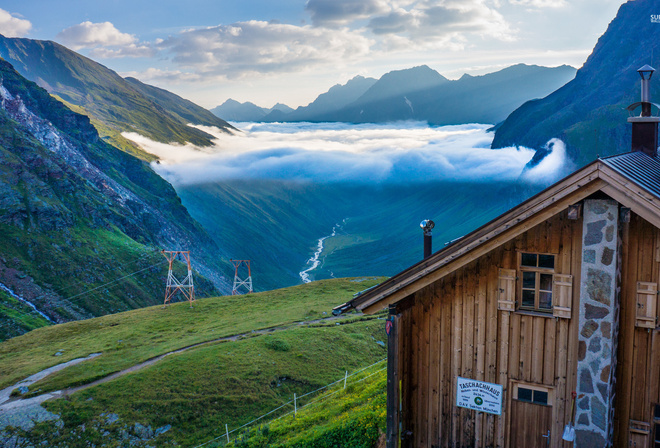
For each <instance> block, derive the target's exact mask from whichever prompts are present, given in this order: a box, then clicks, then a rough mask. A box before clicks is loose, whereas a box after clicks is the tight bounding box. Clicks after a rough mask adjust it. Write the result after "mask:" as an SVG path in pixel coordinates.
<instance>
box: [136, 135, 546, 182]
mask: <svg viewBox="0 0 660 448" xmlns="http://www.w3.org/2000/svg"><path fill="white" fill-rule="evenodd" d="M238 126H239V127H241V128H242V129H244V130H245V132H244V133H240V134H236V135H227V134H224V133H221V132H219V131H217V130H216V131H214V130H213V129H212V128H206V127H200V128H201V129H203V130H205V131H207V132H211V133H213V134H214V135H215V136H216V137H217V140H216V147H215V148H210V149H209V148H203V149H199V148H195V147H193V146H191V145H187V146H182V145H167V144H162V143H157V142H153V141H151V140H149V139H147V138H145V137H142V136H139V135H137V134H125V136H126V137H128V138H130V139H131V140H133V141H135V142H137V143H138V144H139V145H140V146H142V147H143V148H144V149H145V150H146V151H149V152H151V153H153V154H156V155H157V156H159V157H160V159H161V161H160V163H159V164H153V165H152V166H153V167H154V169H155V170H157V171H158V172H159V174H161V175H162V176H163V177H165V178H166V179H168V180H169V181H170V182H172V183H174V184H178V185H181V184H200V183H208V182H215V181H220V180H228V179H250V178H253V179H254V178H259V179H281V180H311V181H315V182H350V183H364V182H366V183H400V182H408V183H409V182H428V181H437V180H450V181H451V180H460V181H474V182H485V181H491V180H502V181H504V180H515V179H517V178H518V176H519V175H520V173H521V172H522V171H523V168H524V166H525V164H526V163H527V162H528V161H529V160H530V159H531V158H532V156H533V155H534V151H533V150H531V149H527V148H505V149H499V150H491V149H490V143H491V142H492V138H493V135H492V134H490V133H487V132H486V129H487V127H488V126H486V125H477V124H472V125H460V126H445V127H439V128H434V127H429V126H427V125H426V124H425V123H419V122H406V123H397V124H387V125H376V124H366V125H347V124H344V123H322V124H311V123H284V124H282V123H273V124H255V123H241V124H239V125H238ZM550 168H552V167H550ZM550 168H548V170H549V173H550V174H548V175H551V173H554V172H555V171H552V170H554V168H552V169H550Z"/></svg>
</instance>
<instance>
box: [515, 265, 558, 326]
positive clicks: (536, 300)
mask: <svg viewBox="0 0 660 448" xmlns="http://www.w3.org/2000/svg"><path fill="white" fill-rule="evenodd" d="M519 257H520V258H519V260H520V262H519V276H518V278H519V280H520V283H519V285H520V286H519V295H518V308H519V309H523V310H531V311H541V312H544V313H551V312H552V307H553V300H552V299H553V297H552V286H553V276H554V272H555V256H554V255H550V254H533V253H527V252H521V253H520V255H519Z"/></svg>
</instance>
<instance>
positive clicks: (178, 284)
mask: <svg viewBox="0 0 660 448" xmlns="http://www.w3.org/2000/svg"><path fill="white" fill-rule="evenodd" d="M160 252H161V253H162V254H163V255H164V256H165V258H167V261H169V263H170V267H169V270H168V271H167V286H166V287H165V302H164V305H167V304H168V303H169V301H170V300H171V299H172V297H173V296H174V294H176V292H177V291H180V292H181V294H183V296H184V297H185V298H186V299H187V300H188V302H189V303H190V308H192V304H193V302H194V301H195V286H194V284H193V274H192V268H191V266H190V251H187V250H161V251H160ZM178 256H180V257H181V258H183V261H185V262H186V263H187V265H188V275H187V276H186V278H184V279H183V281H179V280H178V279H177V278H176V277H175V276H174V273H173V272H172V264H173V263H174V260H176V258H177V257H178Z"/></svg>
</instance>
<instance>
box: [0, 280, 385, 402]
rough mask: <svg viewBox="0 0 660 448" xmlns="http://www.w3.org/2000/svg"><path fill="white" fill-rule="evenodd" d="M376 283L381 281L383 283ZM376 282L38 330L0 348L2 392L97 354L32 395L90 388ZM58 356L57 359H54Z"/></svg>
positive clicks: (298, 315)
mask: <svg viewBox="0 0 660 448" xmlns="http://www.w3.org/2000/svg"><path fill="white" fill-rule="evenodd" d="M381 280H382V279H381ZM376 283H377V280H376V279H368V280H364V281H354V280H349V279H340V280H328V281H321V282H316V283H314V284H308V285H301V286H295V287H291V288H287V289H281V290H276V291H268V292H263V293H256V294H251V295H245V296H227V297H218V298H209V299H204V300H198V301H197V302H196V304H195V307H194V308H193V309H190V308H188V305H187V303H177V304H174V305H172V306H170V307H168V308H165V309H163V308H162V307H161V306H153V307H149V308H142V309H138V310H132V311H127V312H123V313H118V314H113V315H109V316H103V317H99V318H96V319H89V320H83V321H76V322H69V323H66V324H62V325H57V326H53V327H47V328H41V329H38V330H35V331H32V332H30V333H28V334H25V335H23V336H19V337H16V338H13V339H10V340H8V341H5V342H3V343H1V344H0V388H3V387H7V386H9V385H11V384H13V383H15V382H17V381H19V380H21V379H22V378H25V377H27V376H29V375H31V374H33V373H36V372H38V371H40V370H42V369H45V368H47V367H50V366H53V365H56V364H59V363H61V362H66V361H68V360H71V359H74V358H78V357H82V356H87V355H89V354H91V353H96V352H103V355H102V356H99V357H98V358H96V359H94V360H92V361H88V362H85V363H83V364H79V365H78V366H73V367H70V368H68V369H66V370H63V371H61V372H59V373H57V374H54V375H51V376H49V377H48V378H46V379H45V380H43V381H42V382H40V383H36V384H35V385H34V386H33V387H32V388H31V389H32V390H37V389H41V391H42V392H43V391H50V390H58V389H61V388H65V387H69V386H72V385H77V384H84V383H88V382H90V381H92V380H94V379H97V378H99V377H103V376H106V375H109V374H110V373H112V372H115V371H118V370H121V369H124V368H126V367H130V366H132V365H134V364H137V363H139V362H141V361H145V360H147V359H149V358H152V357H154V356H157V355H160V354H162V353H165V352H168V351H171V350H175V349H177V348H180V347H185V346H187V345H190V344H195V343H197V342H203V341H208V340H212V339H216V338H220V337H223V336H228V335H233V334H239V333H243V332H249V331H251V330H253V329H258V328H266V327H271V326H276V325H284V324H287V323H291V322H296V321H301V320H310V319H317V318H321V317H323V316H324V315H323V313H324V312H326V313H328V312H329V311H330V309H331V308H332V307H334V306H336V305H337V304H340V303H342V302H344V301H346V300H348V299H350V298H351V297H352V295H353V294H355V293H356V292H359V291H362V290H364V289H366V288H368V287H371V286H373V285H374V284H376ZM60 350H62V351H63V353H64V354H63V356H60V357H54V356H53V355H54V354H55V353H56V352H58V351H60Z"/></svg>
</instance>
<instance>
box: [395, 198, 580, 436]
mask: <svg viewBox="0 0 660 448" xmlns="http://www.w3.org/2000/svg"><path fill="white" fill-rule="evenodd" d="M581 232H582V222H581V221H569V220H568V218H567V212H566V211H564V212H562V213H560V214H558V215H556V216H554V217H552V218H550V219H548V220H547V221H545V222H543V223H541V224H539V225H538V226H536V227H534V228H532V229H530V230H529V231H528V232H525V233H523V234H521V235H519V236H518V237H516V238H515V239H513V240H511V241H509V242H507V243H505V244H503V245H501V246H500V247H498V248H496V249H494V250H492V251H491V252H489V253H488V254H486V255H484V256H482V257H481V258H479V259H477V260H475V261H473V262H472V263H469V264H467V265H466V266H464V267H462V268H461V269H459V270H457V271H455V272H454V273H452V274H450V275H448V276H445V277H443V278H441V279H439V280H438V281H436V282H435V283H432V284H431V285H429V286H426V287H425V288H423V289H421V290H419V291H418V292H417V293H415V304H414V306H413V307H411V308H409V309H407V310H405V311H403V312H402V317H401V323H402V328H405V327H404V325H406V323H412V325H407V328H408V331H405V330H404V331H403V332H402V334H401V336H402V337H404V338H409V339H410V340H409V341H407V342H406V341H401V345H400V346H401V350H402V352H401V353H400V360H401V364H400V366H399V369H400V370H399V371H400V378H401V379H402V382H403V389H402V390H403V394H404V397H403V403H404V409H411V410H415V411H414V412H412V413H408V414H405V411H404V415H403V416H402V422H403V430H404V432H405V431H411V432H412V437H411V438H410V439H409V441H408V444H407V445H404V446H410V447H412V446H414V447H428V448H436V447H482V448H485V447H494V446H496V447H501V448H516V447H508V445H507V441H508V439H509V437H508V431H509V428H508V423H507V419H508V418H509V415H508V412H507V410H508V409H507V403H508V399H509V397H508V395H509V393H510V383H511V381H522V382H525V383H532V384H538V385H545V386H548V387H550V388H552V389H553V390H554V394H553V403H551V404H552V434H553V435H554V437H553V438H552V445H551V446H553V447H562V446H563V445H562V441H561V434H562V431H563V428H564V425H565V424H566V423H567V422H568V418H570V417H569V413H570V400H571V398H570V394H571V391H573V390H574V389H575V376H576V375H575V373H573V372H569V369H574V370H576V369H577V367H576V366H577V348H571V346H574V347H577V329H578V328H577V322H578V317H577V311H576V310H579V305H578V302H577V301H578V300H579V272H576V271H579V261H580V257H579V256H578V257H575V256H573V252H572V251H573V249H574V248H575V247H576V246H577V247H578V248H581V244H580V242H581ZM519 251H529V252H538V253H554V254H556V255H557V257H556V267H555V272H556V273H562V274H573V275H576V274H577V277H578V280H577V283H575V282H574V284H573V287H574V288H577V292H576V291H574V293H573V304H572V309H573V318H572V319H561V318H556V317H553V316H552V315H547V316H546V315H538V313H537V314H534V313H521V312H510V311H499V310H498V309H497V301H498V297H499V295H498V269H499V268H504V269H516V268H517V262H518V261H517V260H518V252H519ZM404 322H405V323H404ZM420 332H421V333H424V334H420ZM457 376H462V377H466V378H474V379H477V380H482V381H488V382H493V383H499V384H501V385H502V386H503V387H504V409H503V413H502V415H501V416H495V415H492V414H479V415H476V414H477V413H476V412H475V411H471V410H468V409H463V408H458V407H456V406H455V397H456V377H457ZM428 399H430V400H431V403H428V402H427V400H428ZM567 404H568V405H567Z"/></svg>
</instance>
